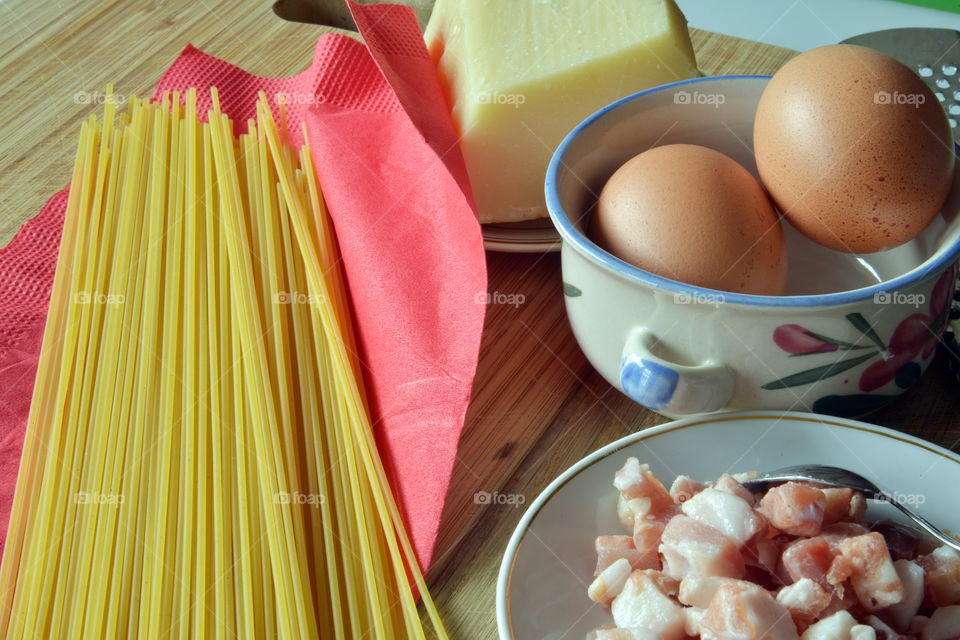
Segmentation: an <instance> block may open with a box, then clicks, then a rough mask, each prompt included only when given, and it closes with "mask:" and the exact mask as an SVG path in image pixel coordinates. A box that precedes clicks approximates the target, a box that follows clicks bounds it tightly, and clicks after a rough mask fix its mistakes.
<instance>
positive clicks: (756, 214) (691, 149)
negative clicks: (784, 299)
mask: <svg viewBox="0 0 960 640" xmlns="http://www.w3.org/2000/svg"><path fill="white" fill-rule="evenodd" d="M590 237H591V238H592V239H593V240H594V241H595V242H596V243H597V244H599V245H600V246H601V247H603V248H604V249H605V250H607V251H609V252H610V253H612V254H613V255H615V256H617V257H618V258H620V259H621V260H624V261H626V262H629V263H630V264H633V265H635V266H637V267H640V268H641V269H645V270H646V271H650V272H651V273H655V274H657V275H660V276H664V277H666V278H671V279H673V280H679V281H680V282H685V283H688V284H694V285H698V286H701V287H708V288H710V289H719V290H721V291H734V292H738V293H752V294H759V295H780V294H782V293H783V290H784V287H785V286H786V280H787V255H786V250H785V247H784V243H783V229H782V228H781V226H780V219H779V217H778V216H777V213H776V211H774V209H773V206H772V205H771V204H770V200H769V199H768V198H767V195H766V194H765V193H764V191H763V188H762V187H761V186H760V184H759V183H758V182H757V181H756V180H755V179H754V177H753V176H752V175H750V173H749V172H748V171H747V170H746V169H744V168H743V167H741V166H740V165H739V164H737V163H736V161H734V160H732V159H731V158H729V157H728V156H725V155H723V154H722V153H720V152H719V151H714V150H713V149H708V148H706V147H699V146H696V145H689V144H672V145H666V146H662V147H655V148H653V149H650V150H649V151H645V152H643V153H641V154H640V155H638V156H636V157H634V158H632V159H631V160H629V161H628V162H627V163H626V164H624V165H623V166H622V167H620V168H619V169H617V171H616V172H615V173H614V174H613V176H611V177H610V179H609V180H608V181H607V184H606V185H605V186H604V187H603V191H601V193H600V198H599V200H598V202H597V208H596V212H595V213H594V216H593V219H592V220H591V223H590Z"/></svg>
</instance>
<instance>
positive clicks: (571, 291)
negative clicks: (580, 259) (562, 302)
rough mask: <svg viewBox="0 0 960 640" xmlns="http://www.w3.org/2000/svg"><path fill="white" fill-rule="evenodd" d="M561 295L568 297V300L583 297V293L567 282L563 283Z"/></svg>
mask: <svg viewBox="0 0 960 640" xmlns="http://www.w3.org/2000/svg"><path fill="white" fill-rule="evenodd" d="M563 295H565V296H567V297H569V298H578V297H580V296H582V295H583V291H580V289H578V288H576V287H575V286H573V285H572V284H570V283H569V282H564V283H563Z"/></svg>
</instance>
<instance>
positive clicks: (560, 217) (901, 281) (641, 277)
mask: <svg viewBox="0 0 960 640" xmlns="http://www.w3.org/2000/svg"><path fill="white" fill-rule="evenodd" d="M771 77H772V76H767V75H729V76H707V77H704V78H690V79H689V80H678V81H677V82H670V83H668V84H663V85H660V86H657V87H652V88H650V89H645V90H643V91H638V92H637V93H634V94H631V95H629V96H626V97H624V98H620V99H619V100H617V101H616V102H611V103H610V104H608V105H607V106H605V107H603V108H602V109H600V110H599V111H597V112H595V113H593V114H592V115H591V116H589V117H587V119H585V120H584V121H583V122H581V123H580V124H578V125H577V126H576V127H575V128H574V129H573V130H572V131H571V132H570V133H568V134H567V135H566V137H564V139H563V142H561V143H560V146H558V147H557V149H556V151H554V152H553V157H552V158H550V164H549V165H548V167H547V176H546V181H545V183H544V192H545V195H546V200H547V211H548V212H549V214H550V220H552V221H553V225H554V226H555V227H556V228H557V231H558V232H559V233H560V237H561V238H562V239H563V242H564V243H570V245H572V246H573V247H574V248H575V249H576V250H577V251H578V252H580V253H581V254H583V255H584V256H586V257H587V258H589V259H590V260H592V261H593V262H596V263H598V264H600V265H601V266H604V267H607V268H608V269H610V270H611V271H613V272H615V273H617V274H619V275H620V276H622V277H624V278H626V279H628V280H632V281H636V282H641V283H643V284H647V285H650V286H652V287H654V288H657V289H662V290H665V291H668V292H670V293H674V294H677V293H682V294H687V295H697V294H701V295H702V294H704V293H707V294H718V295H720V296H722V299H723V301H724V302H725V303H726V304H742V305H750V306H767V307H821V306H833V305H842V304H850V303H853V302H861V301H864V300H869V299H870V298H872V297H873V296H874V295H875V294H878V293H887V292H890V291H902V290H904V289H907V288H909V287H911V286H913V285H915V284H917V283H919V282H922V281H924V280H926V279H927V278H930V277H933V276H935V275H938V274H939V273H941V272H943V271H944V270H945V269H947V268H948V267H949V266H950V265H951V264H953V263H954V262H955V261H956V260H957V258H958V257H960V238H958V240H957V241H956V242H955V243H954V244H953V246H951V247H949V248H948V249H946V250H945V251H941V252H940V253H939V255H934V256H932V257H930V258H928V259H927V260H926V261H924V262H923V263H921V264H920V265H918V266H916V267H914V268H913V269H911V270H910V271H908V272H906V273H904V274H903V275H900V276H897V277H896V278H892V279H890V280H884V281H883V282H878V283H877V284H873V285H870V286H869V287H863V288H860V289H850V290H849V291H839V292H837V293H826V294H817V295H803V296H760V295H751V294H746V293H732V292H729V291H719V290H716V289H708V288H706V287H698V286H696V285H691V284H685V283H683V282H679V281H677V280H671V279H670V278H664V277H663V276H658V275H656V274H653V273H650V272H649V271H644V270H643V269H640V268H638V267H635V266H633V265H631V264H629V263H627V262H624V261H623V260H620V259H619V258H616V257H614V256H613V255H611V254H609V253H607V252H606V251H604V250H603V249H601V248H600V247H599V246H597V245H596V244H594V243H593V242H592V241H591V240H590V239H589V238H587V237H586V236H585V235H584V234H582V233H580V232H579V231H577V229H576V228H575V227H574V225H573V222H572V221H571V219H570V216H569V215H568V214H567V212H566V210H565V209H564V208H563V206H562V205H561V204H560V198H559V197H558V195H557V175H558V174H559V172H560V169H561V166H563V165H564V162H563V158H564V156H565V155H566V152H567V148H568V147H569V146H570V145H571V144H572V143H573V141H574V140H575V139H576V138H577V136H579V135H580V133H581V132H582V131H583V130H584V129H586V128H587V127H589V126H590V125H592V124H593V123H594V122H596V121H597V120H600V119H601V118H603V117H604V116H605V115H607V114H608V113H609V112H611V111H613V110H614V109H617V108H618V107H620V106H621V105H624V104H626V103H628V102H632V101H634V100H638V99H641V98H643V97H644V96H648V95H652V94H655V93H659V92H661V91H670V90H672V89H674V88H676V87H682V86H684V85H688V84H699V83H701V82H716V81H720V80H738V79H748V80H759V79H764V80H769V79H770V78H771ZM952 188H960V181H957V180H955V181H954V185H953V187H952ZM785 224H786V223H785Z"/></svg>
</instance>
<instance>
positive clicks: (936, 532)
mask: <svg viewBox="0 0 960 640" xmlns="http://www.w3.org/2000/svg"><path fill="white" fill-rule="evenodd" d="M878 495H879V496H882V499H883V500H884V501H885V502H889V503H890V504H892V505H893V506H895V507H896V508H897V509H899V510H900V512H901V513H903V514H904V515H905V516H907V517H908V518H910V519H911V520H913V521H914V522H916V523H917V524H918V525H920V527H921V528H922V529H923V530H924V531H926V532H927V533H929V534H930V535H932V536H933V537H934V538H936V539H937V540H939V541H940V542H942V543H943V544H945V545H947V546H949V547H951V548H953V550H954V551H957V552H960V542H958V541H957V540H956V539H955V538H951V537H950V536H948V535H947V534H945V533H944V532H943V531H941V530H940V529H938V528H937V527H935V526H934V525H932V524H930V522H928V521H927V520H926V518H923V517H921V516H918V515H917V514H915V513H914V512H913V511H911V510H910V509H907V508H906V507H905V506H903V505H902V504H900V503H899V502H898V501H897V500H894V499H893V498H891V497H890V496H887V495H885V494H878Z"/></svg>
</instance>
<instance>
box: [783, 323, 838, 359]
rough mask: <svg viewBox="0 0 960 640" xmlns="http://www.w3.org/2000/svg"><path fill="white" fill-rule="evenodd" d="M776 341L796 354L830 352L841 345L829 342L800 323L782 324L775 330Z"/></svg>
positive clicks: (784, 348) (789, 351)
mask: <svg viewBox="0 0 960 640" xmlns="http://www.w3.org/2000/svg"><path fill="white" fill-rule="evenodd" d="M773 341H774V343H775V344H776V345H777V346H778V347H780V348H781V349H783V350H784V351H786V352H787V353H792V354H794V355H800V354H808V353H828V352H830V351H836V350H837V348H838V347H839V345H837V343H835V342H832V343H831V342H827V341H825V340H823V339H822V338H821V337H820V336H818V335H817V334H815V333H813V332H812V331H810V330H809V329H807V328H806V327H801V326H800V325H798V324H782V325H780V326H779V327H777V328H776V329H774V330H773Z"/></svg>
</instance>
